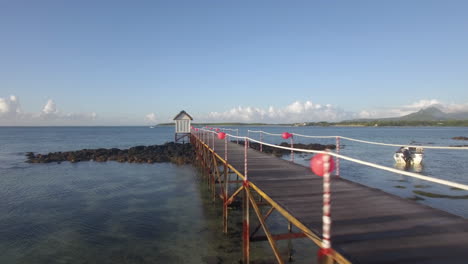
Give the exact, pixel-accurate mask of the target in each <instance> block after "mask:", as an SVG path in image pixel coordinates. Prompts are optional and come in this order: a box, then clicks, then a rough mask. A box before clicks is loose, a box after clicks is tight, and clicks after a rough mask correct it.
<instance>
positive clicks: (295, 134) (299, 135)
mask: <svg viewBox="0 0 468 264" xmlns="http://www.w3.org/2000/svg"><path fill="white" fill-rule="evenodd" d="M292 134H293V135H294V136H298V137H305V138H336V137H340V136H309V135H301V134H297V133H292Z"/></svg>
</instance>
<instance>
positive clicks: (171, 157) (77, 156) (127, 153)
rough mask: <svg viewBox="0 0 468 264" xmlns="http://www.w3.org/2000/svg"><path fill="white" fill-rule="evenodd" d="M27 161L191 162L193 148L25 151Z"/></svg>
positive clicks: (167, 145) (166, 145) (154, 147)
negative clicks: (44, 152)
mask: <svg viewBox="0 0 468 264" xmlns="http://www.w3.org/2000/svg"><path fill="white" fill-rule="evenodd" d="M26 157H27V160H26V162H28V163H50V162H57V163H60V162H62V161H69V162H72V163H75V162H80V161H90V160H94V161H96V162H105V161H117V162H130V163H155V162H173V163H176V164H187V163H191V162H192V160H193V158H194V150H193V149H192V145H190V144H177V143H173V142H171V143H166V144H164V145H153V146H136V147H132V148H129V149H124V150H121V149H118V148H111V149H104V148H99V149H82V150H77V151H67V152H51V153H49V154H45V155H44V154H37V155H35V154H34V153H33V152H28V153H26Z"/></svg>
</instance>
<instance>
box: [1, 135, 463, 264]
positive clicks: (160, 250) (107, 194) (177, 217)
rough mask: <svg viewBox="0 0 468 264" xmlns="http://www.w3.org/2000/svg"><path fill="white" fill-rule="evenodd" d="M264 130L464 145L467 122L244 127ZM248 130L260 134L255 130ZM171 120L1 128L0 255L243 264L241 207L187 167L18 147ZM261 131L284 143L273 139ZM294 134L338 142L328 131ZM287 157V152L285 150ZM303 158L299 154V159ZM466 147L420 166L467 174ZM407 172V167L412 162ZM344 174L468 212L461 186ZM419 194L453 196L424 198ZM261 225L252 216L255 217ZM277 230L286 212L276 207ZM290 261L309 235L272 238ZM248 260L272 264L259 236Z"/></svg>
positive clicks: (360, 151) (146, 138) (373, 173)
mask: <svg viewBox="0 0 468 264" xmlns="http://www.w3.org/2000/svg"><path fill="white" fill-rule="evenodd" d="M247 129H253V130H258V129H262V130H265V131H269V132H272V133H281V132H285V131H287V132H290V133H300V134H307V135H341V136H348V137H352V138H358V139H364V140H371V141H379V142H386V143H398V144H410V143H411V144H422V145H460V144H463V143H464V142H463V141H455V140H452V139H451V138H452V137H454V136H467V135H468V129H467V128H445V127H444V128H426V127H423V128H420V127H417V128H413V127H412V128H393V127H391V128H387V127H385V128H381V127H379V128H337V127H325V128H323V127H297V128H295V127H249V128H248V127H241V128H240V134H241V135H246V134H247ZM250 136H251V137H252V138H255V137H257V138H258V134H254V133H251V134H250ZM173 137H174V134H173V128H172V127H156V128H154V129H150V128H148V127H21V128H19V127H1V128H0V252H1V253H0V263H239V260H240V259H241V258H242V250H241V248H242V247H241V229H242V218H241V210H239V209H237V210H236V209H232V210H230V211H229V214H230V216H229V232H228V234H227V235H225V234H223V233H222V207H221V204H220V203H219V201H216V202H213V201H212V200H211V196H210V194H209V191H208V188H207V186H206V183H205V182H204V181H203V180H202V179H203V178H202V177H201V174H200V173H199V171H198V170H197V169H196V168H194V167H192V166H191V165H183V166H177V165H174V164H170V163H158V164H129V163H117V162H105V163H98V162H80V163H69V162H63V163H61V164H57V163H50V164H28V163H25V153H26V152H29V151H32V152H36V153H47V152H52V151H67V150H79V149H83V148H111V147H117V148H128V147H132V146H136V145H152V144H163V143H164V142H168V141H172V140H173ZM264 140H265V141H267V142H271V143H280V142H282V141H284V140H282V139H281V138H279V137H270V136H264ZM295 140H296V142H300V143H322V144H334V143H335V141H334V139H324V140H318V139H301V138H299V137H296V139H295ZM342 145H343V149H342V150H341V153H342V154H344V155H348V156H351V157H355V158H359V159H362V160H366V161H370V162H374V163H377V164H381V165H385V166H393V165H394V162H393V158H392V156H393V152H394V151H395V148H392V147H383V146H373V145H364V144H360V143H355V142H347V141H342ZM284 158H285V159H289V157H288V156H287V155H286V156H285V157H284ZM309 159H310V156H308V155H302V154H296V156H295V161H296V162H298V163H300V164H303V165H307V163H308V160H309ZM467 161H468V151H462V150H450V151H449V150H429V149H427V150H426V152H425V160H424V165H423V167H422V168H420V169H418V171H420V172H419V173H421V174H423V175H429V176H432V177H437V178H441V179H446V180H451V181H456V182H459V183H464V184H468V175H467V172H468V163H467ZM410 170H411V169H410ZM341 175H342V177H344V178H347V179H350V180H352V181H356V182H359V183H361V184H365V185H368V186H371V187H375V188H379V189H382V190H384V191H386V192H390V193H393V194H395V195H399V196H401V197H404V198H409V199H414V198H415V197H416V198H417V199H416V200H418V201H417V202H419V203H423V204H425V205H428V206H432V207H435V208H438V209H441V210H445V211H447V212H450V213H452V214H456V215H459V216H461V217H465V218H468V201H467V200H466V199H462V198H463V197H465V196H466V195H467V192H465V191H460V190H455V189H451V188H449V187H445V186H440V185H437V184H432V183H428V182H424V181H421V180H416V179H412V178H409V177H406V176H402V175H397V174H393V173H388V172H381V171H379V170H375V169H371V168H365V167H363V166H358V165H356V164H352V163H349V162H345V161H341ZM420 190H422V191H424V193H426V194H427V193H435V194H443V195H446V196H444V197H450V198H435V197H430V196H423V195H421V193H420V192H418V191H420ZM257 223H258V221H256V219H255V215H253V214H252V215H251V225H252V226H255V225H256V224H257ZM268 223H269V226H270V228H271V229H272V231H273V232H274V233H285V232H287V222H286V221H285V220H284V219H283V218H282V217H281V216H280V215H278V214H273V215H272V216H271V217H270V218H269V219H268ZM278 246H279V250H280V252H281V254H282V256H283V257H284V259H286V260H288V255H291V261H295V263H314V261H315V254H316V251H317V247H316V246H315V245H313V243H312V242H311V241H309V240H307V239H296V240H291V241H280V242H278ZM251 247H252V248H251V255H252V260H253V261H252V262H253V263H274V262H275V260H274V257H273V254H272V251H271V249H270V247H269V245H268V243H267V242H255V243H252V244H251Z"/></svg>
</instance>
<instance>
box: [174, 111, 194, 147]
mask: <svg viewBox="0 0 468 264" xmlns="http://www.w3.org/2000/svg"><path fill="white" fill-rule="evenodd" d="M192 120H193V118H192V117H191V116H190V115H189V114H187V112H185V111H184V110H182V111H180V113H179V114H177V115H176V117H174V121H175V142H177V141H179V140H181V139H183V138H185V137H188V136H189V135H190V122H191V121H192Z"/></svg>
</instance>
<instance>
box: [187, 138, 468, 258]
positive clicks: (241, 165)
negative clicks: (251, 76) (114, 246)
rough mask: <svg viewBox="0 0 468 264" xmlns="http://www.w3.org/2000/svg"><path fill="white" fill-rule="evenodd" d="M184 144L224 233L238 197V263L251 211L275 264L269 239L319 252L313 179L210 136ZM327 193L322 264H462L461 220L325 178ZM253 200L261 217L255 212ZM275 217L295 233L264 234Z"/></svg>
mask: <svg viewBox="0 0 468 264" xmlns="http://www.w3.org/2000/svg"><path fill="white" fill-rule="evenodd" d="M191 143H192V144H193V145H194V146H195V149H196V154H197V164H198V165H199V166H200V167H201V168H202V169H203V170H204V171H205V175H206V177H207V178H208V181H209V183H210V186H211V190H212V192H213V198H215V197H220V198H221V199H222V200H223V205H224V206H223V216H224V217H223V219H224V220H223V221H224V232H227V218H228V210H227V208H228V206H229V205H230V204H231V203H232V201H233V200H234V199H237V197H238V195H239V194H242V196H243V199H242V201H243V263H248V262H249V251H250V250H249V245H250V240H251V238H253V237H254V234H253V233H255V232H256V231H258V229H259V228H260V227H257V228H256V229H255V228H251V227H250V225H249V217H250V214H251V213H252V212H253V213H254V214H255V215H256V217H257V218H258V220H259V222H260V224H261V228H262V229H263V231H264V233H265V236H264V237H266V239H267V240H268V242H269V243H270V246H271V248H272V250H273V253H274V255H275V257H276V260H277V261H278V263H284V260H283V259H285V258H286V256H281V254H280V253H279V251H278V249H277V247H276V241H277V240H281V239H292V238H298V237H307V238H309V239H311V240H312V241H313V242H315V243H316V244H317V245H318V246H320V245H321V242H322V216H323V214H322V201H323V200H322V199H323V198H322V197H323V187H322V186H323V183H322V178H321V177H318V176H316V175H314V174H313V173H312V172H311V171H310V169H309V168H307V167H304V166H301V165H299V164H295V163H293V162H289V161H286V160H283V159H280V158H277V157H274V156H272V155H269V154H265V153H262V152H259V151H256V150H253V149H250V148H245V147H244V146H243V145H241V144H240V145H238V144H235V143H232V142H227V141H226V140H220V139H217V138H216V137H215V136H214V135H213V134H211V133H205V134H202V133H201V132H200V133H193V134H192V136H191ZM225 148H226V149H225ZM245 151H247V155H245ZM246 156H247V159H245V158H246ZM226 158H227V160H226ZM246 168H247V171H246V170H245V169H246ZM232 173H233V174H236V175H237V176H236V177H239V178H240V179H241V180H242V182H243V184H242V185H241V186H240V188H238V189H237V190H236V191H235V192H233V193H228V190H229V188H228V185H229V184H231V183H236V181H235V179H234V180H233V179H232V177H230V176H229V175H230V174H232ZM246 176H247V177H246ZM331 186H332V187H331V195H332V209H331V215H332V220H333V222H332V231H331V233H332V237H331V241H332V251H331V253H330V254H329V255H328V256H327V257H326V258H325V259H324V260H323V261H324V262H326V263H468V220H467V219H464V218H462V217H458V216H455V215H452V214H449V213H446V212H443V211H441V210H437V209H434V208H431V207H428V206H425V205H422V204H419V203H417V202H415V201H411V200H408V199H404V198H400V197H397V196H394V195H391V194H388V193H385V192H383V191H380V190H378V189H373V188H369V187H367V186H364V185H361V184H358V183H354V182H351V181H348V180H346V179H342V178H340V177H337V176H333V177H332V183H331ZM259 200H261V202H262V204H265V203H266V204H268V205H269V206H268V207H267V208H268V209H269V210H261V209H262V208H261V207H260V206H259V205H260V203H259ZM275 210H276V211H277V212H279V213H280V214H281V215H282V216H283V217H284V218H285V219H286V220H287V221H288V222H289V223H290V225H292V226H295V228H294V229H296V230H299V233H293V232H289V233H285V234H271V233H270V231H269V228H268V223H267V222H268V221H267V218H268V216H269V215H270V214H271V213H272V212H273V211H275ZM292 226H289V228H288V229H289V230H291V227H292ZM311 254H314V252H311Z"/></svg>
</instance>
